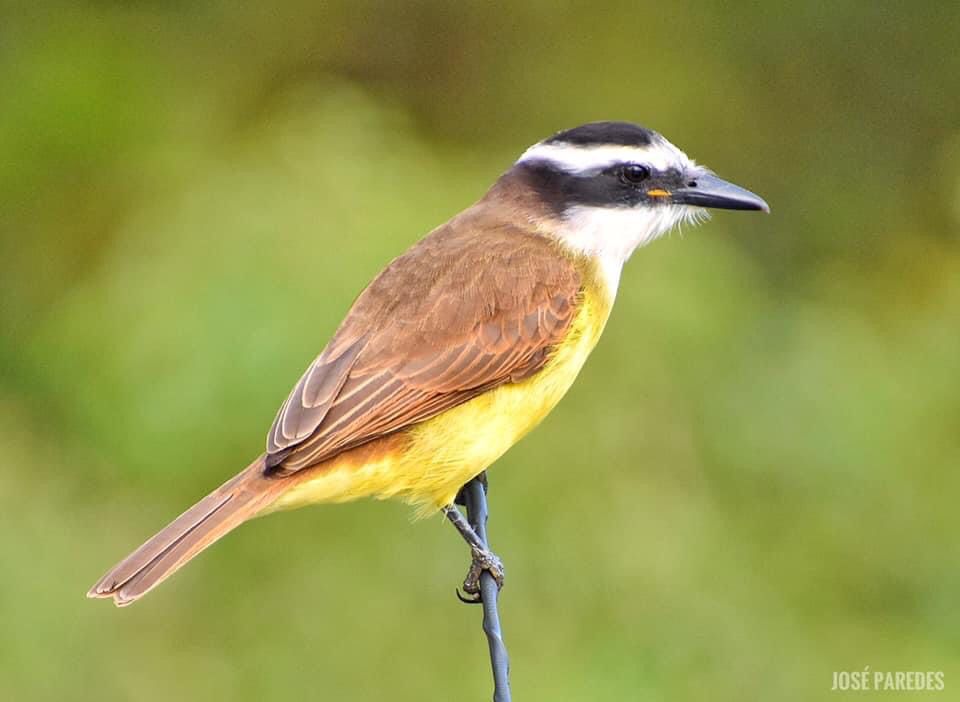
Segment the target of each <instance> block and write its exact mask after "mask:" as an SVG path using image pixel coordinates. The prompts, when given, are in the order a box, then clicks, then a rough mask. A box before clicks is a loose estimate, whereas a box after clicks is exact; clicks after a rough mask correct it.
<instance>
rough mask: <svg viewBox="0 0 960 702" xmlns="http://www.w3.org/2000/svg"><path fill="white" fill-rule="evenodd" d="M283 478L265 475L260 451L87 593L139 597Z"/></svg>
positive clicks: (269, 498) (264, 499) (256, 508)
mask: <svg viewBox="0 0 960 702" xmlns="http://www.w3.org/2000/svg"><path fill="white" fill-rule="evenodd" d="M282 482H283V481H281V480H277V479H270V478H265V477H264V476H263V456H261V457H260V458H258V459H257V460H255V461H254V462H253V463H251V464H250V465H249V466H248V467H247V468H246V469H245V470H243V471H242V472H241V473H240V474H239V475H237V476H235V477H233V478H231V479H230V480H228V481H227V482H226V483H224V484H223V485H221V486H220V487H219V488H217V489H216V490H214V491H213V492H211V493H210V494H209V495H207V496H206V497H204V498H203V499H202V500H200V501H199V502H198V503H197V504H195V505H194V506H193V507H191V508H190V509H188V510H187V511H186V512H184V513H183V514H181V515H180V516H179V517H177V518H176V519H174V520H173V522H171V523H170V524H169V525H167V526H166V527H165V528H164V529H162V530H161V531H160V532H159V533H157V534H156V535H155V536H154V537H153V538H151V539H150V540H149V541H147V542H146V543H145V544H143V545H142V546H141V547H140V548H138V549H137V550H136V551H134V552H133V553H131V554H130V555H129V556H127V557H126V558H124V559H123V560H122V561H120V563H118V564H117V565H116V566H114V567H113V568H111V569H110V571H109V572H108V573H107V574H106V575H104V576H103V577H102V578H100V580H98V581H97V583H96V584H95V585H94V586H93V587H92V588H90V591H89V592H88V593H87V597H112V598H113V601H114V604H116V605H117V606H118V607H123V606H124V605H128V604H130V603H132V602H135V601H136V600H137V599H139V598H141V597H143V596H144V595H145V594H147V592H149V591H150V590H152V589H153V588H155V587H156V586H157V585H159V584H160V583H162V582H163V581H164V580H166V579H167V578H169V577H170V576H171V575H173V574H174V573H175V572H177V571H178V570H179V569H180V567H181V566H183V565H185V564H186V563H187V561H189V560H190V559H191V558H193V557H194V556H196V555H197V554H198V553H200V552H201V551H202V550H203V549H205V548H206V547H207V546H209V545H210V544H212V543H213V542H214V541H216V540H217V539H219V538H220V537H221V536H223V535H224V534H226V533H227V532H229V531H231V530H232V529H235V528H236V527H238V526H240V525H241V524H242V523H243V522H245V521H247V520H248V519H250V518H251V517H254V516H255V515H256V514H257V513H258V512H260V511H261V510H262V509H263V508H264V507H266V506H267V505H268V504H270V503H271V502H273V500H274V499H276V497H277V495H278V494H279V491H280V489H282V488H283V487H285V486H283V485H282Z"/></svg>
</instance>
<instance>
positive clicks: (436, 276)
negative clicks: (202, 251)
mask: <svg viewBox="0 0 960 702" xmlns="http://www.w3.org/2000/svg"><path fill="white" fill-rule="evenodd" d="M468 212H469V211H468ZM477 225H478V222H477V221H476V218H475V217H474V218H471V217H470V216H467V215H466V214H465V215H461V217H458V218H456V219H454V220H452V221H451V222H450V223H449V224H447V225H444V226H443V227H441V228H440V229H438V230H436V231H434V232H433V233H432V234H430V236H428V237H427V238H425V239H424V240H422V241H421V242H420V243H418V244H417V245H415V246H414V247H413V248H411V249H410V250H409V251H407V252H406V253H405V254H403V255H402V256H400V257H399V258H397V259H396V260H394V261H393V262H392V263H391V264H390V265H389V266H388V267H387V268H386V269H385V270H384V271H383V272H382V273H381V274H380V275H379V276H378V277H377V278H376V279H375V280H374V281H373V282H372V283H371V284H370V286H369V287H368V288H367V289H366V290H365V291H364V292H363V293H362V294H361V295H360V297H359V298H358V299H357V301H356V302H355V303H354V305H353V307H352V308H351V310H350V312H349V313H348V314H347V317H346V319H345V320H344V322H343V324H342V325H341V326H340V328H339V329H338V330H337V333H336V334H335V335H334V337H333V339H332V340H331V342H330V344H329V345H328V346H327V348H326V349H324V351H323V352H322V353H321V354H320V356H319V357H318V358H317V359H316V360H315V361H314V362H313V364H312V365H311V366H310V368H308V369H307V372H306V373H304V375H303V377H302V378H300V381H299V382H298V383H297V385H296V387H294V389H293V391H292V392H291V393H290V396H289V397H288V398H287V400H286V402H284V404H283V406H282V407H281V408H280V411H279V412H278V414H277V417H276V419H275V420H274V422H273V427H272V428H271V429H270V433H269V435H268V437H267V456H268V458H267V465H268V466H269V467H271V468H273V469H274V470H279V471H282V472H293V471H296V470H299V469H301V468H305V467H307V466H310V465H313V464H315V463H318V462H320V461H323V460H326V459H327V458H330V457H331V456H333V455H335V454H336V453H338V452H340V451H342V450H344V449H346V448H350V447H353V446H356V445H358V444H361V443H364V442H366V441H370V440H372V439H375V438H377V437H379V436H383V435H385V434H388V433H390V432H393V431H396V430H398V429H401V428H403V427H406V426H409V425H411V424H414V423H416V422H419V421H423V420H424V419H427V418H429V417H432V416H434V415H436V414H439V413H440V412H443V411H444V410H447V409H450V408H451V407H455V406H456V405H458V404H461V403H463V402H465V401H467V400H469V399H470V398H472V397H475V396H476V395H478V394H479V393H481V392H483V391H485V390H487V389H489V388H491V387H495V386H497V385H500V384H502V383H507V382H511V381H516V380H519V379H521V378H524V377H527V376H529V375H530V374H532V373H534V372H536V371H537V370H538V369H540V368H541V367H542V366H543V364H544V363H545V362H546V360H547V357H548V354H549V351H550V349H551V348H552V347H553V345H555V344H556V343H557V342H558V341H559V340H560V339H562V338H563V336H564V334H565V333H566V331H567V329H568V327H569V326H570V322H571V320H572V319H573V315H574V312H575V308H576V306H577V303H578V300H579V295H580V278H579V275H578V274H577V271H576V269H575V268H574V267H573V266H572V265H571V264H570V262H569V261H568V260H567V259H566V258H565V257H563V256H560V255H558V253H557V251H556V250H555V249H554V248H553V246H552V244H550V242H549V241H547V240H546V239H544V238H543V237H540V236H538V235H536V234H533V233H530V232H526V231H523V230H521V229H517V228H514V227H509V226H501V227H498V228H496V229H494V230H490V229H489V228H485V230H484V232H483V234H482V236H481V235H479V234H478V231H477Z"/></svg>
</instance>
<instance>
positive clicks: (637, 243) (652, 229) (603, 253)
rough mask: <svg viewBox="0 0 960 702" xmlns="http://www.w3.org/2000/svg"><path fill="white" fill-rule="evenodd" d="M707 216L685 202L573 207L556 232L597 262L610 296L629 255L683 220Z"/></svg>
mask: <svg viewBox="0 0 960 702" xmlns="http://www.w3.org/2000/svg"><path fill="white" fill-rule="evenodd" d="M708 216H709V215H708V214H707V212H706V211H705V210H701V209H699V208H696V207H687V206H685V205H658V206H656V207H573V208H571V209H570V210H568V211H567V213H566V216H565V217H564V219H563V222H562V225H561V226H560V229H559V231H557V232H556V235H557V236H558V238H559V240H560V242H561V243H562V244H564V245H565V246H567V247H568V248H569V249H570V250H571V251H572V252H574V253H576V254H580V255H585V256H588V257H590V258H592V259H593V260H595V261H596V262H597V264H598V268H599V270H600V273H601V275H602V277H603V281H604V282H605V283H606V285H607V290H608V292H609V294H610V296H611V297H613V296H614V295H616V292H617V286H618V285H619V283H620V272H621V271H622V270H623V265H624V264H625V263H626V262H627V260H628V259H629V258H630V256H631V254H633V252H634V251H636V250H637V249H638V248H639V247H641V246H644V245H646V244H649V243H650V242H651V241H654V240H655V239H658V238H659V237H661V236H663V235H664V234H666V233H667V232H669V231H670V230H671V229H673V227H674V226H675V225H677V224H680V223H682V222H684V221H689V222H691V223H696V222H698V221H701V220H702V219H706V218H707V217H708Z"/></svg>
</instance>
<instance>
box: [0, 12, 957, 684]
mask: <svg viewBox="0 0 960 702" xmlns="http://www.w3.org/2000/svg"><path fill="white" fill-rule="evenodd" d="M0 8H2V9H0V13H2V15H0V19H2V21H0V295H2V297H0V300H2V305H0V324H2V336H0V455H2V457H3V469H2V470H0V515H2V523H3V529H2V531H0V560H2V571H3V575H2V577H0V632H2V633H0V698H2V699H4V700H65V699H68V700H87V699H91V700H92V699H96V700H100V701H106V700H145V701H151V700H169V699H188V700H201V699H223V700H227V699H230V700H284V699H331V700H337V699H345V700H378V699H389V700H398V701H402V700H425V699H430V700H482V699H488V697H489V692H490V681H489V669H488V662H487V654H486V644H485V642H484V640H483V638H482V635H481V632H480V627H479V617H480V612H479V610H477V609H475V608H470V607H466V606H463V605H460V604H458V603H457V602H456V600H455V599H454V596H453V590H454V586H455V585H456V584H457V583H458V582H459V581H460V579H461V578H462V576H463V573H464V570H465V567H466V553H465V549H464V547H463V546H462V544H461V543H460V542H459V541H458V539H457V538H456V536H455V535H454V534H453V532H452V531H451V530H450V529H449V528H448V527H447V526H445V525H443V523H442V521H441V520H440V519H432V520H428V521H426V522H419V523H412V521H411V513H410V511H409V510H408V509H407V508H405V507H404V506H402V505H398V504H378V503H358V504H354V505H349V506H337V507H324V508H313V509H307V510H302V511H300V512H296V513H289V514H285V515H280V516H274V517H269V518H267V519H264V520H261V521H257V522H254V523H252V524H250V525H248V526H246V527H244V528H242V529H240V530H239V531H238V532H236V533H235V534H233V535H231V536H230V537H229V538H227V539H226V540H225V541H223V542H222V543H220V544H218V545H217V547H216V548H214V549H212V550H211V551H209V552H208V553H206V554H204V556H203V557H201V558H200V559H198V560H197V561H196V562H195V563H194V564H192V565H191V566H190V568H188V569H186V570H185V571H184V572H183V573H181V574H180V575H178V576H177V577H176V578H174V579H173V580H172V581H170V582H169V583H168V584H166V585H164V587H162V588H161V589H159V590H158V591H156V592H155V593H154V594H151V596H150V597H148V598H147V599H146V600H144V601H143V602H142V603H139V604H137V605H136V606H135V607H133V608H131V609H127V610H123V611H117V610H115V609H114V608H113V607H111V606H109V605H108V604H106V603H103V602H89V601H87V600H85V599H84V598H83V593H84V592H85V590H86V589H87V587H89V585H90V584H91V583H92V582H93V581H94V580H95V579H96V578H97V577H99V576H100V575H101V574H102V572H103V571H104V570H105V569H106V568H107V567H108V566H110V565H111V564H113V563H114V562H115V561H116V560H118V559H119V558H120V557H122V556H123V555H125V554H126V553H127V552H128V551H129V550H130V549H132V548H133V547H135V546H136V545H138V544H139V543H140V542H141V541H142V540H143V539H144V538H145V537H147V536H149V535H150V534H151V533H153V532H154V531H155V530H157V529H158V528H159V527H161V526H162V525H164V524H165V523H166V522H167V521H168V520H169V519H170V518H172V517H173V516H175V515H176V514H178V513H179V512H180V511H181V510H182V509H183V508H184V507H186V506H187V505H188V504H190V503H191V502H192V501H193V500H194V499H195V498H197V497H199V496H200V495H202V494H204V493H205V492H206V491H207V490H209V489H210V488H211V487H213V486H214V485H216V484H218V483H219V482H220V481H222V480H223V479H224V478H226V477H227V476H229V475H231V474H232V473H233V472H234V471H236V470H237V469H239V468H241V467H243V466H244V465H246V464H247V462H248V461H249V460H250V458H252V457H253V456H254V455H256V454H257V453H258V452H259V451H260V450H261V447H262V445H263V441H264V436H265V432H266V430H267V428H268V426H269V424H270V422H271V420H272V419H273V416H274V412H275V410H276V408H277V406H278V405H279V403H280V402H281V401H282V400H283V398H284V397H285V395H286V393H287V391H288V389H289V388H290V387H291V386H292V384H293V382H294V381H295V379H296V378H297V377H298V376H299V374H300V372H301V371H302V369H303V367H304V366H305V365H306V363H307V362H308V361H309V360H310V359H311V358H312V357H313V355H314V354H315V353H316V352H317V351H318V350H319V349H320V348H321V347H322V346H323V344H324V343H325V341H326V340H327V338H328V337H329V335H330V333H331V332H332V330H333V329H334V328H335V326H336V324H337V323H338V322H339V320H340V318H341V316H342V315H343V313H344V311H345V310H346V308H347V306H348V305H349V303H350V302H351V300H352V299H353V297H354V296H355V295H356V294H357V293H358V292H359V290H360V289H361V287H362V286H363V285H364V284H365V282H366V281H367V280H369V279H370V278H371V277H372V276H373V275H374V274H375V273H376V272H377V271H378V269H379V268H380V267H381V266H382V265H383V264H384V263H385V262H386V261H387V260H389V259H390V258H391V257H392V256H395V255H396V254H398V253H400V252H401V251H402V250H403V249H405V248H406V247H407V246H408V245H409V244H410V243H411V242H413V241H415V240H416V239H417V238H419V237H420V236H421V235H422V234H424V233H425V232H426V231H428V230H429V229H430V228H432V227H433V226H435V225H436V224H438V223H440V222H443V221H444V220H446V219H447V218H448V217H449V216H451V215H452V214H454V213H456V212H457V211H459V210H460V209H462V208H464V207H465V206H467V205H468V204H470V203H471V202H472V201H473V200H474V199H476V198H477V197H479V196H480V194H482V192H483V191H484V189H485V188H486V187H487V186H488V185H489V184H490V183H491V182H492V181H493V180H494V178H495V177H496V176H497V175H498V174H499V173H500V172H502V171H503V170H505V169H506V168H507V167H508V166H509V165H510V163H511V162H512V160H513V159H514V158H515V157H516V155H517V154H519V153H520V152H521V151H522V150H523V149H524V148H525V147H526V146H527V145H528V144H530V143H532V142H534V141H537V140H539V139H541V138H543V137H545V136H547V135H548V134H550V133H552V132H554V131H556V130H558V129H561V128H565V127H570V126H573V125H576V124H578V123H581V122H584V121H588V120H594V119H627V120H633V121H637V122H640V123H642V124H645V125H647V126H650V127H653V128H655V129H657V130H659V131H661V132H663V133H664V134H665V135H666V136H667V137H668V138H669V139H671V140H672V141H674V142H675V143H677V144H678V145H680V146H681V147H682V148H683V149H685V150H686V151H687V152H688V153H689V154H690V155H691V156H693V157H694V158H696V159H697V160H699V161H700V162H701V163H705V164H707V165H709V166H711V167H713V168H714V169H715V170H716V171H717V172H718V173H720V174H721V175H723V176H725V177H728V178H730V179H732V180H734V181H735V182H737V183H740V184H742V185H744V186H746V187H748V188H751V189H753V190H756V191H757V192H758V193H760V194H761V195H763V196H764V197H765V198H766V199H767V200H768V201H769V202H770V203H771V205H772V208H773V214H772V215H771V216H769V217H764V216H758V215H744V214H736V213H719V214H717V215H716V216H715V218H714V220H713V221H712V222H711V223H709V224H708V225H706V226H704V227H702V228H701V229H699V230H689V229H688V230H687V231H686V232H685V233H684V235H683V236H682V237H681V236H676V235H674V236H672V237H670V238H668V239H665V240H663V241H660V242H658V243H656V244H655V245H653V246H651V247H649V248H646V249H643V250H641V251H640V252H638V254H637V255H636V256H635V257H634V259H633V261H631V263H630V264H629V265H628V267H627V270H626V271H625V274H624V278H623V282H622V286H621V293H620V299H619V302H618V306H617V309H616V311H615V312H614V314H613V318H612V320H611V323H610V325H609V326H608V328H607V329H608V330H607V333H606V335H605V337H604V339H603V341H602V342H601V344H600V345H599V347H598V348H597V350H596V352H595V354H594V356H593V357H592V359H591V361H590V362H589V363H588V364H587V366H586V368H585V370H584V372H583V373H582V375H581V377H580V381H579V383H578V384H577V385H576V386H575V387H574V388H573V390H572V391H571V392H570V394H569V395H568V397H567V399H566V400H565V402H563V403H562V404H561V405H560V408H559V409H558V411H557V412H555V413H554V415H553V416H551V417H550V418H549V419H548V420H547V421H546V422H545V423H544V425H543V426H542V427H541V428H540V429H538V430H537V431H536V432H534V433H533V434H532V435H531V436H530V437H529V438H528V439H526V440H525V441H523V442H522V443H521V444H520V445H519V446H518V447H517V448H516V449H514V450H513V451H512V452H511V453H509V454H508V455H507V456H506V457H505V458H504V459H502V460H501V461H500V462H499V464H498V465H497V466H496V467H495V468H494V470H493V471H492V476H491V477H492V490H493V492H492V498H493V522H492V529H491V531H492V536H493V539H494V545H495V547H496V549H497V550H498V551H499V552H500V554H501V555H502V556H503V557H504V559H505V560H506V563H507V566H508V570H509V578H508V585H507V588H506V590H505V591H504V594H503V599H502V608H503V617H504V626H505V633H506V636H507V642H508V644H509V646H510V649H511V654H512V661H513V686H514V691H515V696H516V698H517V699H518V700H520V701H521V702H532V701H533V700H545V701H546V700H549V701H551V702H554V701H565V700H620V699H628V700H704V699H710V700H743V699H767V700H798V701H799V700H811V699H821V698H823V699H826V698H836V697H838V696H843V693H839V692H830V687H831V684H832V674H833V671H841V670H863V669H864V667H865V666H870V669H871V671H878V670H879V671H887V670H890V671H897V670H910V671H913V670H919V671H927V670H932V671H944V672H945V681H946V685H947V690H946V692H944V693H940V697H939V698H948V697H949V698H955V696H956V694H957V691H958V690H960V603H958V594H960V545H958V535H957V532H958V530H960V511H958V506H957V505H958V499H957V496H958V493H960V472H958V470H957V468H958V462H960V431H958V429H960V330H958V326H960V325H958V322H960V236H958V234H960V100H958V95H960V51H958V50H957V37H958V36H960V6H958V5H957V3H948V2H940V3H933V2H931V3H925V4H919V5H911V4H908V3H903V4H899V3H889V4H886V5H885V4H883V3H868V2H846V1H840V2H833V3H795V2H780V3H763V4H748V3H742V4H733V3H728V2H715V3H701V2H697V3H695V2H673V3H669V4H668V5H657V4H653V3H643V4H640V3H636V2H613V3H604V4H599V5H598V4H596V3H587V2H561V3H557V2H544V1H538V0H531V1H528V2H522V3H510V4H503V5H500V6H494V5H491V4H488V3H481V2H461V3H452V4H451V3H445V2H417V3H394V2H342V3H341V2H337V3H329V2H325V3H314V2H306V1H304V0H301V1H300V2H293V3H284V4H282V5H281V6H280V7H276V6H274V5H273V4H270V3H236V2H168V3H161V2H137V3H121V2H105V1H104V2H95V3H78V2H72V3H66V2H64V3H62V4H61V3H57V2H50V1H47V2H40V3H32V4H27V3H10V2H3V3H2V4H0ZM847 694H848V695H850V694H853V693H847ZM880 694H882V693H861V697H872V696H875V695H876V696H878V695H880ZM928 694H930V693H915V694H914V695H913V696H914V697H917V698H925V697H926V695H928ZM910 696H911V695H906V694H901V695H899V696H898V698H901V697H910ZM939 698H938V699H939Z"/></svg>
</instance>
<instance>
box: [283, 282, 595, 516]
mask: <svg viewBox="0 0 960 702" xmlns="http://www.w3.org/2000/svg"><path fill="white" fill-rule="evenodd" d="M609 313H610V301H609V299H608V296H607V295H606V294H605V291H601V292H599V293H593V294H591V293H589V292H588V293H586V294H585V297H584V299H583V301H582V302H581V304H580V307H579V310H578V312H577V315H576V317H575V318H574V320H573V322H572V324H571V325H570V330H569V331H568V333H567V336H566V337H565V338H564V340H563V341H562V342H561V343H560V344H558V345H557V347H556V348H555V349H554V351H553V353H552V355H551V357H550V359H549V360H548V361H547V363H546V365H545V366H544V367H543V368H542V369H541V370H540V371H539V372H537V373H535V374H534V375H532V376H531V377H529V378H527V379H525V380H523V381H521V382H518V383H509V384H506V385H501V386H500V387H497V388H495V389H493V390H491V391H489V392H486V393H484V394H482V395H480V396H478V397H475V398H474V399H472V400H470V401H469V402H466V403H464V404H462V405H459V406H457V407H455V408H453V409H450V410H447V411H446V412H443V413H442V414H439V415H437V416H436V417H433V418H432V419H429V420H427V421H425V422H422V423H420V424H417V425H415V426H414V427H412V428H410V429H409V430H407V431H406V432H405V437H404V438H405V440H404V441H403V442H400V443H398V444H397V445H396V447H395V448H392V449H391V450H390V451H386V452H373V453H372V454H371V453H370V452H360V453H359V454H356V455H354V453H353V452H351V453H348V454H344V455H343V456H339V457H336V458H334V459H331V460H330V461H329V462H327V463H326V464H323V465H321V466H317V468H316V469H310V470H309V473H310V475H309V476H306V475H305V476H304V478H303V479H300V480H297V481H296V483H295V484H292V485H291V488H290V489H289V490H287V491H286V492H285V493H284V494H283V495H282V496H281V497H280V498H279V499H278V500H277V502H276V503H275V504H274V505H273V509H272V510H271V511H273V510H274V509H286V508H290V507H298V506H301V505H304V504H312V503H318V502H343V501H347V500H352V499H356V498H358V497H371V496H372V497H375V498H378V499H386V498H391V497H397V498H400V499H403V500H405V501H406V502H409V503H411V504H414V505H416V506H417V507H418V514H420V515H424V514H429V513H431V512H434V511H436V510H437V509H439V508H441V507H443V506H444V505H448V504H450V503H451V502H453V499H454V497H455V496H456V494H457V491H458V490H459V489H460V487H462V486H463V484H464V483H466V482H468V481H469V480H470V479H471V478H473V477H475V476H476V475H478V474H479V473H481V472H482V471H484V470H486V468H487V467H488V466H490V465H491V464H492V463H493V462H494V461H496V460H497V459H498V458H499V457H500V456H502V455H503V454H504V453H505V452H506V451H507V450H508V449H509V448H510V447H511V446H513V445H514V444H515V443H516V442H517V441H519V440H520V439H521V438H523V436H524V435H525V434H527V432H529V431H530V430H531V429H533V428H534V427H535V426H536V425H537V424H539V423H540V421H541V420H542V419H543V418H544V417H546V416H547V414H549V413H550V410H552V409H553V408H554V407H555V406H556V404H557V403H558V402H559V401H560V398H562V397H563V396H564V394H565V393H566V392H567V390H568V389H569V388H570V386H571V385H572V384H573V381H574V380H575V379H576V377H577V374H578V373H579V372H580V369H581V368H582V367H583V364H584V362H585V361H586V360H587V357H588V356H589V355H590V352H591V351H592V350H593V348H594V346H595V345H596V343H597V340H598V339H599V338H600V334H601V333H602V331H603V327H604V325H605V324H606V321H607V317H608V316H609Z"/></svg>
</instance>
